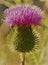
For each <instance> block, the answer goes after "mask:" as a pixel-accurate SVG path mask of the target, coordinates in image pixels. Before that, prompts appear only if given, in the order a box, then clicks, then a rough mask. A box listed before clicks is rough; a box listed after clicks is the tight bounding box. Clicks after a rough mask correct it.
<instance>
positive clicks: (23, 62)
mask: <svg viewBox="0 0 48 65" xmlns="http://www.w3.org/2000/svg"><path fill="white" fill-rule="evenodd" d="M22 65H25V53H23V61H22Z"/></svg>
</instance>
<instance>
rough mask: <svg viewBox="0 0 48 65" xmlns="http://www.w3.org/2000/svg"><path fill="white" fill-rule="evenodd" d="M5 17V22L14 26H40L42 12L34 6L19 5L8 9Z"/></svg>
mask: <svg viewBox="0 0 48 65" xmlns="http://www.w3.org/2000/svg"><path fill="white" fill-rule="evenodd" d="M4 16H5V17H4V22H6V23H9V24H12V25H39V24H40V23H41V19H42V12H41V9H40V8H38V7H37V6H34V5H33V6H31V5H26V6H25V5H23V6H22V5H17V6H14V7H10V8H8V9H6V10H5V12H4Z"/></svg>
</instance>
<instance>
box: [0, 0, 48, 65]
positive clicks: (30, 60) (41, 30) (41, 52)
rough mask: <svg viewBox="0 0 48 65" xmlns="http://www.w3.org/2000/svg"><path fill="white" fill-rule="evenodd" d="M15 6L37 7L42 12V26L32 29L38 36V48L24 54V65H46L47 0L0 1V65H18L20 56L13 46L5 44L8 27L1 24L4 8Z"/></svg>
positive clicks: (47, 43)
mask: <svg viewBox="0 0 48 65" xmlns="http://www.w3.org/2000/svg"><path fill="white" fill-rule="evenodd" d="M17 4H31V5H33V4H34V5H37V6H39V7H40V8H41V9H42V11H43V16H44V19H43V20H42V24H43V26H38V27H34V30H35V32H36V33H37V35H38V36H39V46H38V48H37V49H35V50H34V51H33V52H30V53H27V54H26V63H25V65H48V0H0V65H20V55H19V53H18V52H17V51H14V49H13V46H12V45H10V47H9V46H8V44H7V43H6V37H7V35H8V32H9V31H10V27H9V26H8V25H7V24H5V23H3V12H4V10H5V9H6V8H8V7H11V6H13V5H17Z"/></svg>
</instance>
